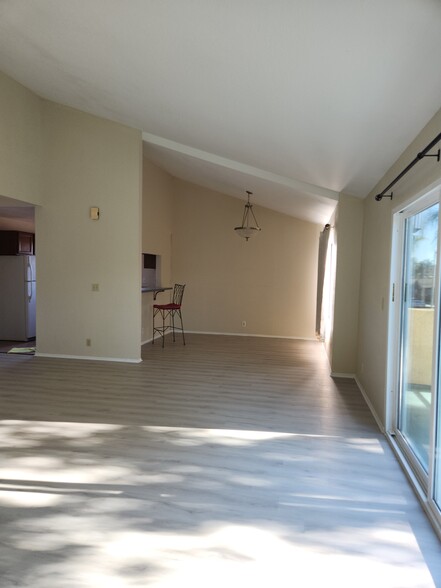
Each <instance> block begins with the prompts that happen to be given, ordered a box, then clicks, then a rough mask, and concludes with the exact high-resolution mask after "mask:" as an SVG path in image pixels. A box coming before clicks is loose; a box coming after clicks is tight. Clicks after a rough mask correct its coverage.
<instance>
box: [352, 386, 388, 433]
mask: <svg viewBox="0 0 441 588" xmlns="http://www.w3.org/2000/svg"><path fill="white" fill-rule="evenodd" d="M354 380H355V383H356V384H357V386H358V389H359V390H360V392H361V395H362V396H363V398H364V399H365V401H366V404H367V405H368V407H369V410H370V411H371V413H372V416H373V417H374V419H375V422H376V423H377V426H378V428H379V429H380V431H381V432H382V433H383V435H386V429H385V427H384V425H383V423H382V422H381V419H380V417H379V416H378V414H377V412H376V410H375V408H374V407H373V405H372V402H371V401H370V399H369V396H368V395H367V394H366V390H365V389H364V388H363V386H362V385H361V384H360V380H359V379H358V378H357V376H354Z"/></svg>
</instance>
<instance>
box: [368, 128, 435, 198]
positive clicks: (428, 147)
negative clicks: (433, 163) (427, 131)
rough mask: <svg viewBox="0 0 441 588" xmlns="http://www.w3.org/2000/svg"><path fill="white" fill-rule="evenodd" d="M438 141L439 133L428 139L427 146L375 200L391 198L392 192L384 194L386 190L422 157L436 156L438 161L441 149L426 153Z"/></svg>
mask: <svg viewBox="0 0 441 588" xmlns="http://www.w3.org/2000/svg"><path fill="white" fill-rule="evenodd" d="M439 141H441V133H440V134H439V135H437V136H436V137H435V138H434V139H433V141H430V143H429V144H428V145H427V147H425V148H424V149H423V150H422V151H420V152H419V153H418V155H417V156H416V157H415V159H414V160H413V161H411V162H410V163H409V165H408V166H407V167H405V168H404V169H403V171H402V172H401V173H400V174H398V175H397V177H396V178H395V180H393V182H391V183H390V184H389V186H387V187H386V188H385V189H384V190H383V191H382V192H380V194H377V195H376V196H375V200H377V201H380V200H382V199H383V198H390V199H391V200H392V196H393V192H391V193H390V194H386V192H388V191H389V190H390V189H391V188H392V186H395V184H396V183H397V182H398V180H401V178H402V177H403V176H405V175H406V174H407V172H408V171H410V170H411V169H412V168H413V166H414V165H415V164H417V163H418V162H419V161H420V160H421V159H423V157H436V158H437V161H439V160H440V153H441V149H438V151H437V153H431V154H429V155H428V154H427V152H428V151H430V150H431V149H432V147H434V146H435V145H436V144H437V143H438V142H439Z"/></svg>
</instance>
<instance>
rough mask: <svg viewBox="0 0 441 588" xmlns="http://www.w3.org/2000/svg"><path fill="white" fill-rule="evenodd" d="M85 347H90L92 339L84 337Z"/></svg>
mask: <svg viewBox="0 0 441 588" xmlns="http://www.w3.org/2000/svg"><path fill="white" fill-rule="evenodd" d="M86 347H92V339H86Z"/></svg>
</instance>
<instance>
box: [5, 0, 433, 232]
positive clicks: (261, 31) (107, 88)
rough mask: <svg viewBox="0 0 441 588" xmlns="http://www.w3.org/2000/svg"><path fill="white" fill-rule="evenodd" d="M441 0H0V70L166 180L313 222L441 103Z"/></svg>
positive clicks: (380, 169)
mask: <svg viewBox="0 0 441 588" xmlns="http://www.w3.org/2000/svg"><path fill="white" fill-rule="evenodd" d="M440 30H441V2H439V1H438V0H332V1H329V0H307V1H306V0H272V1H271V2H270V1H269V0H268V1H264V0H185V1H184V0H161V1H158V0H75V1H74V2H72V1H71V0H33V1H32V2H29V0H0V70H2V71H4V72H5V73H6V74H8V75H10V76H11V77H13V78H14V79H16V80H17V81H19V82H21V83H22V84H24V85H25V86H27V87H28V88H30V89H32V90H34V91H35V92H36V93H37V94H39V95H40V96H42V97H44V98H48V99H50V100H54V101H56V102H60V103H62V104H67V105H70V106H73V107H75V108H78V109H81V110H84V111H86V112H90V113H93V114H96V115H98V116H103V117H106V118H109V119H112V120H115V121H119V122H122V123H125V124H127V125H130V126H134V127H136V128H138V129H140V130H142V131H143V139H144V151H145V153H146V155H147V156H148V157H150V158H152V159H153V160H154V161H156V162H157V163H158V164H159V165H161V166H162V167H164V168H165V169H167V170H168V171H169V172H170V173H172V174H173V175H176V176H178V177H182V178H185V179H187V180H190V181H193V182H195V183H199V184H202V185H204V186H208V187H210V188H213V189H216V190H220V191H223V192H226V193H228V194H231V195H233V196H235V195H236V196H238V197H245V190H246V189H250V190H252V191H253V192H254V193H255V202H256V203H258V204H262V205H265V206H268V207H270V208H274V209H276V210H280V211H282V212H287V213H288V214H292V215H294V216H299V217H300V218H305V219H308V220H312V221H314V222H320V223H322V222H326V220H327V219H328V217H329V213H330V211H331V210H332V209H333V207H334V205H335V201H336V199H337V198H338V193H339V192H342V191H343V192H346V193H349V194H353V195H354V196H358V197H364V196H366V195H367V193H368V192H369V191H370V190H371V189H372V188H373V187H374V185H375V184H376V183H377V182H378V180H379V179H380V178H381V177H382V175H383V174H384V173H385V171H386V170H387V169H388V168H389V167H390V166H391V165H392V163H393V162H394V161H395V160H396V159H397V158H398V156H399V155H400V154H401V152H402V151H403V150H404V148H405V147H406V146H407V145H408V144H409V143H410V142H411V141H412V140H413V139H414V138H415V136H416V135H417V134H418V133H419V131H420V130H421V129H422V128H423V126H424V125H425V124H426V123H427V122H428V121H429V120H430V118H431V117H432V116H433V115H434V114H435V112H436V111H437V110H438V109H439V108H440V106H441V99H440V97H441V67H440V65H439V63H440V59H439V57H440V54H441V48H440V47H441V46H440V42H439V33H440Z"/></svg>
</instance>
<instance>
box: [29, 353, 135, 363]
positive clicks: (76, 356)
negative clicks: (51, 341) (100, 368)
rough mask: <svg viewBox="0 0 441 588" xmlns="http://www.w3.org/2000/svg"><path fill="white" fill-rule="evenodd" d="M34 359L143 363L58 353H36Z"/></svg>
mask: <svg viewBox="0 0 441 588" xmlns="http://www.w3.org/2000/svg"><path fill="white" fill-rule="evenodd" d="M34 357H53V358H54V359H80V360H84V359H86V360H89V361H115V362H118V363H141V362H142V359H141V358H139V359H127V358H123V357H92V356H90V355H62V354H58V353H39V352H36V353H35V355H34Z"/></svg>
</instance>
